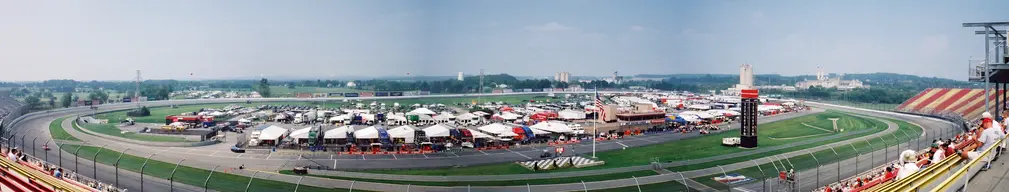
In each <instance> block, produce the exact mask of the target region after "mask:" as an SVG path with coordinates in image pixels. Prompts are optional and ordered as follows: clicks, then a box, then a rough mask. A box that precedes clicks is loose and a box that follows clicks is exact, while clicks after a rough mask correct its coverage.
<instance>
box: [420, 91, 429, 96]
mask: <svg viewBox="0 0 1009 192" xmlns="http://www.w3.org/2000/svg"><path fill="white" fill-rule="evenodd" d="M420 95H431V92H430V91H421V92H420Z"/></svg>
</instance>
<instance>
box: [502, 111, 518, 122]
mask: <svg viewBox="0 0 1009 192" xmlns="http://www.w3.org/2000/svg"><path fill="white" fill-rule="evenodd" d="M520 117H522V116H521V115H518V114H514V113H511V112H504V113H501V118H502V119H505V120H516V119H518V118H520Z"/></svg>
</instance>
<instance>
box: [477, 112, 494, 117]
mask: <svg viewBox="0 0 1009 192" xmlns="http://www.w3.org/2000/svg"><path fill="white" fill-rule="evenodd" d="M473 115H476V116H480V117H482V116H484V115H490V114H487V113H485V112H483V111H474V112H473Z"/></svg>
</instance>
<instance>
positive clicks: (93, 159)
mask: <svg viewBox="0 0 1009 192" xmlns="http://www.w3.org/2000/svg"><path fill="white" fill-rule="evenodd" d="M33 144H34V143H33ZM107 146H109V145H108V144H105V145H102V147H101V148H98V152H95V156H94V157H91V168H93V170H92V172H93V173H94V177H91V178H95V179H98V154H99V153H102V150H103V149H105V147H107Z"/></svg>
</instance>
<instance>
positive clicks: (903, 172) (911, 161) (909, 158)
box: [894, 150, 919, 180]
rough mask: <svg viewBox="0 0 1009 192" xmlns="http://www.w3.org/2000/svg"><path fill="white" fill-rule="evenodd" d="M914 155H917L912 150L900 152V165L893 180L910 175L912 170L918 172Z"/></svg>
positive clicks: (912, 172)
mask: <svg viewBox="0 0 1009 192" xmlns="http://www.w3.org/2000/svg"><path fill="white" fill-rule="evenodd" d="M916 156H917V155H915V152H914V150H907V151H904V152H901V153H900V157H901V158H900V159H901V164H902V166H901V167H900V170H898V172H897V177H896V178H894V180H900V179H903V178H905V177H908V176H911V174H914V172H918V170H919V168H918V165H917V164H915V160H917V158H916Z"/></svg>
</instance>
